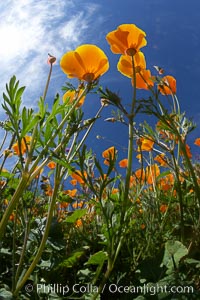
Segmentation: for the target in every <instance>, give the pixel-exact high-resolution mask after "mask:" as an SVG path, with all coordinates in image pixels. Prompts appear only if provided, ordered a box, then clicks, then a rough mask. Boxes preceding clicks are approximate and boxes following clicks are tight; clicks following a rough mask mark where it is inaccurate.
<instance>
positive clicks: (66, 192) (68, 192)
mask: <svg viewBox="0 0 200 300" xmlns="http://www.w3.org/2000/svg"><path fill="white" fill-rule="evenodd" d="M76 193H77V189H73V190H66V191H63V194H64V195H68V196H70V197H72V198H73V197H75V196H76Z"/></svg>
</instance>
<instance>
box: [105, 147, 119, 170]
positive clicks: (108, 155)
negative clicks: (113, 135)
mask: <svg viewBox="0 0 200 300" xmlns="http://www.w3.org/2000/svg"><path fill="white" fill-rule="evenodd" d="M116 153H117V150H116V149H115V147H114V146H112V147H110V148H108V149H106V150H104V151H103V152H102V157H103V158H105V160H104V164H105V165H107V166H109V165H110V160H113V159H114V158H115V155H116Z"/></svg>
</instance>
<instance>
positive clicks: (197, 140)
mask: <svg viewBox="0 0 200 300" xmlns="http://www.w3.org/2000/svg"><path fill="white" fill-rule="evenodd" d="M194 144H195V145H197V146H200V138H197V139H196V140H195V141H194Z"/></svg>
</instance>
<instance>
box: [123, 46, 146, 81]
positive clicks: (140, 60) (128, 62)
mask: <svg viewBox="0 0 200 300" xmlns="http://www.w3.org/2000/svg"><path fill="white" fill-rule="evenodd" d="M133 59H134V68H135V71H136V73H137V72H140V71H141V70H144V69H146V61H145V57H144V54H143V53H142V52H140V51H139V52H137V53H136V54H135V55H134V57H133ZM117 69H118V71H119V72H120V73H122V74H123V75H124V76H127V77H129V78H132V77H133V64H132V58H131V57H130V56H126V55H121V57H120V59H119V61H118V64H117Z"/></svg>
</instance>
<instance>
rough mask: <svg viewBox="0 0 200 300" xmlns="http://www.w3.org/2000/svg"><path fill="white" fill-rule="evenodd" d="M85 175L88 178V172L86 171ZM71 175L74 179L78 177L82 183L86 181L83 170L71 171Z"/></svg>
mask: <svg viewBox="0 0 200 300" xmlns="http://www.w3.org/2000/svg"><path fill="white" fill-rule="evenodd" d="M84 176H85V177H86V178H87V173H86V172H84ZM71 177H72V178H73V179H76V180H77V181H78V182H79V183H80V184H84V183H85V181H84V180H83V175H82V173H81V171H79V170H76V171H75V172H73V173H71Z"/></svg>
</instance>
